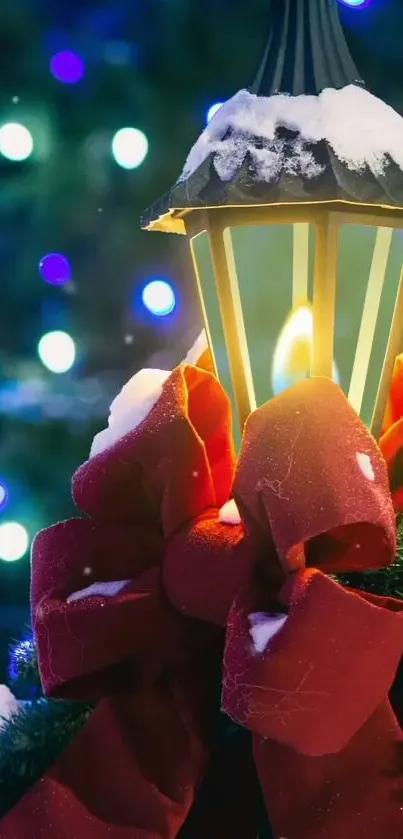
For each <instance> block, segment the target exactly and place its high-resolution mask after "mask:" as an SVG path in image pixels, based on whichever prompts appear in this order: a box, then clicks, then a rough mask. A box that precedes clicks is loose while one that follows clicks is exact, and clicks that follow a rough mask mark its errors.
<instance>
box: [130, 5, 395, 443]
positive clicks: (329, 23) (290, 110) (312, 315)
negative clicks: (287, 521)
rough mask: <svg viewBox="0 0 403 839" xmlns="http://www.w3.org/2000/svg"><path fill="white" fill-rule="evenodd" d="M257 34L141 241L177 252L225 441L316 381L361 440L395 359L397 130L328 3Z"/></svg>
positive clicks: (277, 14)
mask: <svg viewBox="0 0 403 839" xmlns="http://www.w3.org/2000/svg"><path fill="white" fill-rule="evenodd" d="M324 7H326V14H325V13H324ZM304 20H305V25H304ZM301 22H302V23H301ZM271 23H272V26H271V34H270V38H269V46H268V47H267V49H266V52H265V55H264V59H263V62H262V65H261V67H260V70H259V73H258V77H257V81H256V83H255V86H254V87H253V88H252V90H251V91H241V92H240V93H238V94H237V95H236V96H234V97H233V99H231V100H229V102H228V103H226V104H224V105H223V106H222V108H220V111H219V112H218V113H217V114H216V115H215V116H214V117H213V119H212V120H211V122H210V123H209V125H208V126H207V128H206V129H205V131H204V132H203V134H202V135H201V137H200V138H199V140H198V141H197V143H196V145H195V146H194V147H193V149H192V151H191V153H190V155H189V157H188V160H187V162H186V165H185V169H184V171H183V173H182V176H181V178H180V179H179V181H178V182H177V184H176V185H175V186H174V188H173V189H172V190H171V192H170V193H169V195H168V196H167V197H166V198H165V199H162V201H161V202H159V204H157V205H155V206H154V207H153V208H151V211H150V212H149V215H148V217H147V218H146V219H145V220H144V226H145V227H147V228H149V229H151V228H155V229H162V230H167V231H176V232H183V233H186V234H187V235H188V236H189V239H190V246H191V253H192V258H193V263H194V268H195V272H196V277H197V284H198V289H199V294H200V300H201V305H202V310H203V315H204V319H205V324H206V329H207V334H208V339H209V344H210V348H211V351H212V354H213V357H214V362H215V366H216V370H217V374H218V376H219V378H220V380H221V381H222V383H223V385H224V387H225V389H226V390H227V392H228V393H229V395H230V396H231V398H232V400H233V402H234V405H235V406H236V412H235V414H236V416H237V417H238V420H239V424H240V427H241V428H242V425H243V423H244V421H245V419H246V417H247V415H248V413H249V412H250V411H251V410H253V409H254V408H255V407H256V405H260V404H262V403H263V402H265V401H267V400H268V399H269V398H271V397H272V396H273V395H275V394H276V393H278V392H280V391H281V390H282V389H284V388H285V387H287V386H289V385H291V384H292V383H293V382H295V381H296V380H298V379H299V378H301V377H305V376H309V375H311V376H328V377H333V378H335V379H336V380H337V381H338V382H339V384H340V386H341V387H342V389H343V391H344V392H345V393H346V395H347V396H348V398H349V400H350V402H351V403H352V405H353V406H354V408H355V409H356V411H357V412H358V413H359V414H360V416H361V417H362V419H363V420H364V422H365V423H366V424H367V425H368V426H369V427H370V428H371V429H372V431H373V433H374V434H375V436H377V435H378V433H379V431H380V426H381V423H382V418H383V413H384V409H385V403H386V396H387V392H388V388H389V384H390V378H391V374H392V368H393V363H394V359H395V357H396V355H397V354H398V353H399V352H400V351H401V350H402V349H403V343H402V339H403V282H402V265H403V171H402V168H403V119H402V118H401V117H400V116H399V115H398V114H396V113H395V112H394V111H393V110H392V109H391V108H389V107H388V106H387V105H385V104H384V103H383V102H381V101H380V100H379V99H377V98H376V97H374V96H372V95H371V94H370V93H369V92H368V91H366V90H365V87H364V85H363V83H362V82H360V80H359V76H358V73H357V70H356V68H355V66H354V64H353V62H352V59H351V57H350V55H349V53H348V49H347V45H346V43H345V40H344V36H343V33H342V30H341V27H340V24H339V21H338V18H337V10H336V7H335V4H334V2H333V0H325V3H323V2H319V0H284V2H283V3H282V4H274V5H273V8H272V21H271ZM318 27H319V30H318ZM318 31H319V32H320V34H319V35H318ZM324 49H325V50H326V56H325V59H324V58H323V56H324V52H323V50H324ZM301 56H302V58H301ZM329 56H330V57H329ZM332 56H333V58H332Z"/></svg>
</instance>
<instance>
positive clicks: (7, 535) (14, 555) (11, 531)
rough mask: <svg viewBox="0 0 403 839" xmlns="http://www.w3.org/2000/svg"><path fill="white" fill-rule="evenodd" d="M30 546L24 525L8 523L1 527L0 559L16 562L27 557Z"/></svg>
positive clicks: (13, 522) (14, 522)
mask: <svg viewBox="0 0 403 839" xmlns="http://www.w3.org/2000/svg"><path fill="white" fill-rule="evenodd" d="M28 546H29V536H28V533H27V531H26V529H25V527H23V525H22V524H19V523H18V522H16V521H7V522H4V524H1V525H0V559H2V560H3V561H4V562H15V561H16V560H17V559H21V558H22V557H23V556H25V554H26V552H27V550H28Z"/></svg>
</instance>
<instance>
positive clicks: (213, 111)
mask: <svg viewBox="0 0 403 839" xmlns="http://www.w3.org/2000/svg"><path fill="white" fill-rule="evenodd" d="M223 104H224V102H215V103H214V105H210V107H209V109H208V111H207V113H206V122H207V123H208V122H210V120H211V119H213V117H214V116H215V115H216V113H217V111H219V110H220V108H221V106H222V105H223Z"/></svg>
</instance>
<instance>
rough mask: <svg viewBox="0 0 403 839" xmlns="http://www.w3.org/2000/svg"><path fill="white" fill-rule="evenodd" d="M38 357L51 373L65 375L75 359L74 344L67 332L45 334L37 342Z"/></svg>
mask: <svg viewBox="0 0 403 839" xmlns="http://www.w3.org/2000/svg"><path fill="white" fill-rule="evenodd" d="M38 355H39V358H40V359H41V361H42V364H44V366H45V367H47V369H48V370H50V371H51V373H67V371H68V370H70V369H71V367H72V366H73V364H74V361H75V358H76V347H75V343H74V341H73V339H72V338H71V337H70V335H68V334H67V332H60V331H55V332H47V333H46V335H43V336H42V338H41V340H40V341H39V344H38Z"/></svg>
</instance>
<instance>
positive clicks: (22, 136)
mask: <svg viewBox="0 0 403 839" xmlns="http://www.w3.org/2000/svg"><path fill="white" fill-rule="evenodd" d="M33 149H34V141H33V138H32V134H31V132H30V131H28V128H25V125H21V123H19V122H7V123H5V124H4V125H2V126H1V128H0V153H1V154H2V155H3V157H6V158H7V159H8V160H13V161H22V160H26V159H27V158H28V157H29V156H30V155H31V154H32V152H33Z"/></svg>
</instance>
